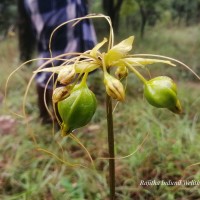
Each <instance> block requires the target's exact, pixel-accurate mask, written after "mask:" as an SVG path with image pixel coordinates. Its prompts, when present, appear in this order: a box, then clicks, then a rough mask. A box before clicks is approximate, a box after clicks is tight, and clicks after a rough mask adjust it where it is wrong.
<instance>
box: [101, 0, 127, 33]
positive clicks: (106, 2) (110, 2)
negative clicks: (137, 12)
mask: <svg viewBox="0 0 200 200" xmlns="http://www.w3.org/2000/svg"><path fill="white" fill-rule="evenodd" d="M122 3H123V0H103V1H102V6H103V10H104V11H105V12H106V14H107V15H108V16H110V18H111V20H112V23H113V28H114V30H116V31H118V28H119V13H120V9H121V6H122Z"/></svg>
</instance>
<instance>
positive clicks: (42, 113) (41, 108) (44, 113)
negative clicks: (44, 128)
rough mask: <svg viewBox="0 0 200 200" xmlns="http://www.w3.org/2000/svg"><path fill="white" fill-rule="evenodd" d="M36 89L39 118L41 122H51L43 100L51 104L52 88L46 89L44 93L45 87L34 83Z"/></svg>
mask: <svg viewBox="0 0 200 200" xmlns="http://www.w3.org/2000/svg"><path fill="white" fill-rule="evenodd" d="M36 90H37V96H38V108H39V113H40V118H41V120H42V123H44V124H46V123H51V122H52V119H51V116H50V114H49V112H48V110H47V108H46V105H45V101H46V104H47V106H49V105H51V102H52V100H51V98H52V90H51V89H47V90H46V94H45V88H44V87H42V86H40V85H39V84H36ZM44 94H45V95H44ZM44 98H45V99H44Z"/></svg>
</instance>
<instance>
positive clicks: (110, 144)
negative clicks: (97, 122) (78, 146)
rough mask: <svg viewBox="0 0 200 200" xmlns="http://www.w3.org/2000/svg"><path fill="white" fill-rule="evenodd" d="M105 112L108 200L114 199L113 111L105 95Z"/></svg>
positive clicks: (109, 100) (108, 97) (110, 101)
mask: <svg viewBox="0 0 200 200" xmlns="http://www.w3.org/2000/svg"><path fill="white" fill-rule="evenodd" d="M106 111H107V132H108V152H109V158H110V159H109V185H110V200H114V199H115V159H114V158H115V151H114V149H115V143H114V131H113V114H112V113H113V109H112V99H111V97H110V96H109V95H108V94H107V95H106Z"/></svg>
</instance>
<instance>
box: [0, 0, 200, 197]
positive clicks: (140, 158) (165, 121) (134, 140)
mask: <svg viewBox="0 0 200 200" xmlns="http://www.w3.org/2000/svg"><path fill="white" fill-rule="evenodd" d="M88 2H89V10H90V13H104V14H106V15H109V16H110V17H111V19H112V22H113V27H114V32H115V44H116V43H117V42H119V41H121V40H123V39H125V38H127V37H129V36H131V35H134V36H135V41H134V45H133V51H132V52H133V53H149V54H159V55H165V56H169V57H173V58H175V59H178V60H180V61H182V62H183V63H185V64H187V65H188V66H189V67H191V69H193V70H194V71H195V72H196V73H197V74H199V75H200V56H199V55H200V0H193V1H189V0H109V1H107V0H99V1H95V0H89V1H88ZM93 23H94V26H95V29H96V33H97V38H98V41H101V40H102V39H103V38H104V37H108V31H109V27H108V25H107V24H106V22H105V21H104V20H100V19H95V20H93ZM17 32H18V30H17V6H16V1H15V0H1V2H0V65H1V67H0V74H1V78H0V137H1V139H0V199H2V200H14V199H16V200H18V199H20V200H21V199H27V200H54V199H55V200H63V199H67V200H68V199H69V200H71V199H72V200H83V199H86V200H106V199H108V196H109V188H108V184H107V179H108V160H106V159H100V158H102V157H107V156H108V153H107V133H106V114H105V90H104V87H103V82H102V79H101V77H100V76H99V74H98V73H96V74H94V75H93V76H91V77H90V79H89V84H90V85H91V87H92V88H93V90H94V93H95V94H96V95H97V99H98V108H97V112H96V113H95V116H94V118H93V120H92V122H91V123H89V124H88V125H87V126H86V127H84V128H81V129H80V130H77V131H76V136H77V137H78V138H79V139H80V141H81V142H82V144H83V145H84V146H85V147H86V148H87V150H88V151H89V152H90V154H91V156H92V158H93V160H94V164H95V167H96V170H93V169H92V165H91V161H90V159H89V158H88V155H87V154H86V152H85V151H84V150H83V149H82V148H81V147H80V145H78V144H77V142H76V141H73V140H72V139H70V138H62V137H61V134H60V132H59V131H58V132H57V133H56V134H53V129H52V125H45V126H44V125H41V124H40V123H39V121H38V108H37V103H36V94H35V87H34V84H32V85H31V87H30V90H29V92H28V95H27V101H26V105H25V107H26V112H27V117H26V119H24V118H22V117H20V116H18V117H17V116H16V114H13V113H12V112H14V113H17V114H18V115H20V114H22V112H23V110H22V102H23V96H24V94H25V90H26V86H27V85H28V81H29V79H30V78H31V75H32V72H33V70H34V63H33V64H31V65H30V66H28V67H27V66H24V67H23V68H22V69H20V70H19V71H17V72H16V73H15V74H14V75H13V76H12V77H11V79H10V81H9V84H8V88H7V98H6V99H5V86H6V80H7V78H8V76H9V74H10V73H11V72H13V70H15V69H16V68H17V67H18V66H19V65H20V64H21V63H20V61H19V50H18V36H17ZM30 42H31V41H30ZM149 70H150V73H151V76H152V77H154V76H156V75H168V76H170V77H172V78H173V79H174V80H175V81H176V83H177V85H178V96H179V99H180V100H181V102H182V106H183V109H184V113H183V114H182V115H180V116H178V115H174V114H173V113H171V112H169V111H167V110H165V109H156V108H154V107H152V106H151V105H149V104H148V103H147V102H146V101H145V100H144V98H143V88H142V85H141V83H140V81H139V80H137V78H136V77H135V76H134V75H130V76H129V77H128V79H127V88H126V95H127V96H126V101H125V103H123V104H121V103H120V104H118V106H117V107H116V109H115V112H114V130H115V144H116V149H115V151H116V156H117V157H122V156H126V155H128V154H131V153H132V152H135V153H134V154H133V155H132V156H130V157H128V158H126V159H119V160H116V179H117V180H116V192H117V199H119V200H121V199H123V200H132V199H152V200H153V199H163V200H165V199H169V200H170V199H200V190H199V185H200V170H199V163H200V155H199V152H200V145H199V141H200V119H199V114H200V110H199V108H200V95H199V84H200V82H199V80H198V79H197V78H196V77H195V76H194V75H193V74H192V73H191V72H189V71H188V70H186V69H184V68H183V67H182V66H180V65H177V67H175V68H174V67H169V66H166V65H161V64H156V65H152V66H150V67H149ZM145 73H146V75H148V73H147V72H146V71H144V74H145ZM115 103H116V102H114V104H115ZM27 121H28V126H27V125H26V124H27ZM33 136H34V139H35V140H36V142H37V145H36V144H35V143H34V142H33ZM141 144H142V145H141ZM38 147H39V148H43V149H45V150H47V151H48V152H49V153H45V152H44V151H39V150H38V149H37V148H38ZM58 157H59V158H61V159H64V160H65V161H67V162H70V163H78V164H82V165H85V166H87V168H83V167H70V166H68V165H67V164H66V163H63V162H61V161H59V160H58ZM180 179H182V180H187V181H191V180H196V181H199V185H197V184H196V185H180V186H172V185H170V186H168V185H159V186H155V185H152V186H142V185H140V182H141V180H144V181H145V180H156V181H162V180H164V181H169V180H171V181H178V180H180Z"/></svg>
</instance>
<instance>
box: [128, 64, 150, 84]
mask: <svg viewBox="0 0 200 200" xmlns="http://www.w3.org/2000/svg"><path fill="white" fill-rule="evenodd" d="M125 64H126V66H127V67H128V68H129V69H130V70H131V71H132V72H133V73H134V74H135V75H136V76H137V77H138V78H139V79H140V80H141V81H142V82H143V83H144V84H146V82H147V80H146V79H145V78H144V77H143V76H142V74H140V73H139V72H138V71H137V70H136V69H135V68H134V67H133V66H131V65H130V64H129V63H127V62H125Z"/></svg>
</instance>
